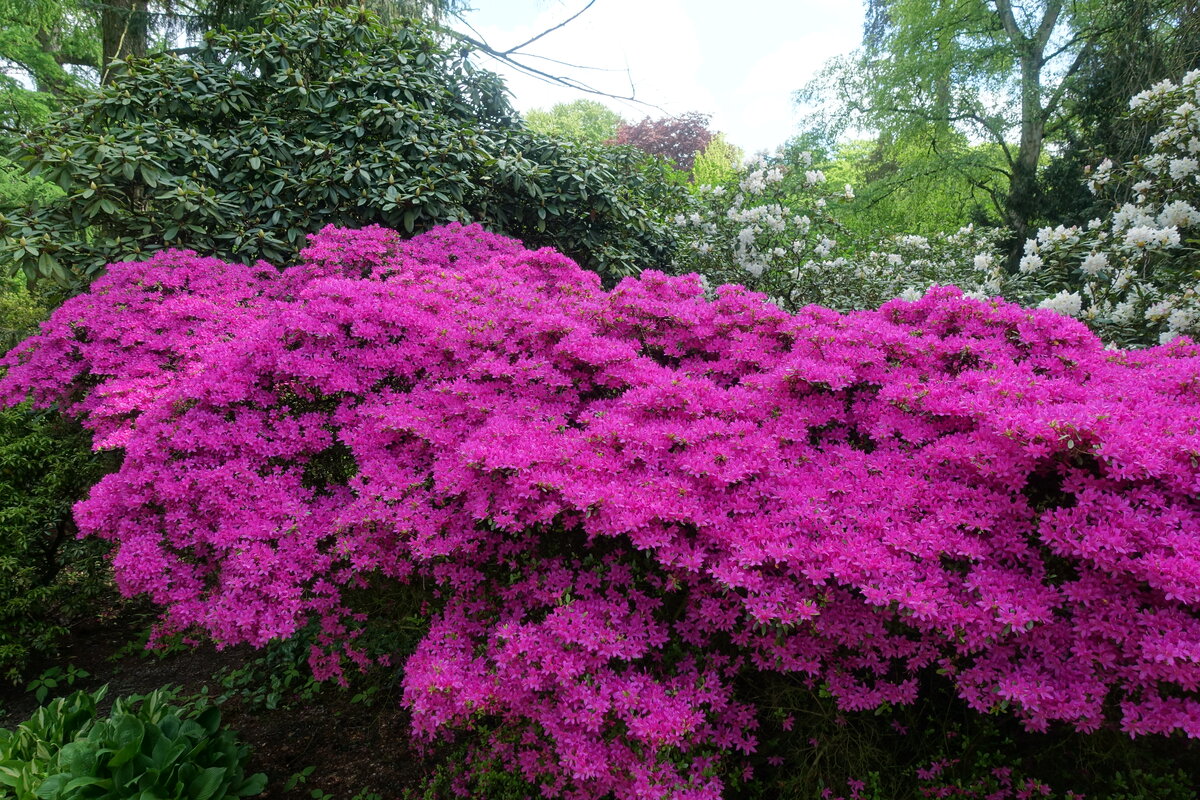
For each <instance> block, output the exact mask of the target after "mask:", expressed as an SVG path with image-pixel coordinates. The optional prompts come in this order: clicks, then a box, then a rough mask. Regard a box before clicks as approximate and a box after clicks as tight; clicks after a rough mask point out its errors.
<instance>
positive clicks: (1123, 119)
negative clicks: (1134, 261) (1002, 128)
mask: <svg viewBox="0 0 1200 800" xmlns="http://www.w3.org/2000/svg"><path fill="white" fill-rule="evenodd" d="M1099 13H1104V14H1107V15H1108V16H1110V17H1111V18H1112V19H1113V23H1112V24H1113V25H1114V26H1115V25H1118V24H1119V26H1120V27H1119V29H1120V31H1121V35H1120V36H1110V37H1106V38H1104V39H1103V40H1101V41H1099V42H1098V43H1097V44H1096V46H1095V47H1093V48H1092V49H1091V51H1090V52H1089V53H1088V54H1087V56H1086V58H1085V59H1084V61H1083V63H1082V64H1081V65H1080V67H1079V69H1078V71H1077V72H1076V75H1075V78H1074V81H1073V86H1072V91H1071V92H1070V93H1068V94H1067V95H1066V97H1065V98H1064V103H1066V105H1067V112H1068V113H1067V114H1066V124H1065V125H1064V126H1063V128H1062V130H1061V131H1060V133H1059V136H1058V138H1059V140H1060V141H1059V146H1058V147H1057V148H1056V150H1055V152H1054V153H1053V154H1052V156H1051V158H1050V159H1049V163H1048V164H1047V166H1046V169H1045V172H1044V175H1043V187H1042V192H1041V205H1040V210H1041V213H1042V215H1043V217H1044V218H1045V219H1046V220H1048V221H1052V222H1055V223H1064V224H1078V223H1081V222H1086V221H1087V220H1089V219H1092V218H1094V217H1097V216H1101V215H1102V213H1103V211H1104V203H1103V202H1102V201H1101V200H1100V199H1099V198H1097V196H1096V195H1094V194H1092V193H1091V192H1089V191H1087V189H1086V188H1085V186H1084V184H1085V182H1086V177H1087V176H1086V174H1085V172H1086V170H1088V169H1090V168H1091V167H1092V166H1094V165H1095V164H1096V163H1098V162H1099V161H1100V160H1101V158H1104V157H1107V158H1111V159H1112V160H1113V161H1116V162H1118V163H1125V162H1129V161H1132V160H1133V159H1134V157H1135V156H1137V155H1138V154H1141V153H1145V152H1147V151H1148V150H1149V149H1150V141H1149V139H1150V135H1151V134H1152V133H1153V132H1154V128H1153V126H1151V125H1148V124H1146V122H1145V120H1144V119H1142V118H1140V117H1130V116H1128V115H1125V114H1121V113H1115V112H1119V111H1121V110H1124V109H1126V108H1128V104H1129V98H1130V97H1132V96H1133V95H1135V94H1137V93H1139V92H1141V91H1143V90H1144V89H1146V88H1148V87H1150V86H1152V85H1154V84H1157V83H1159V82H1161V81H1163V80H1178V79H1179V77H1180V76H1182V75H1184V74H1186V73H1187V72H1190V71H1191V70H1193V69H1196V68H1197V67H1200V3H1197V2H1196V0H1111V1H1110V2H1109V3H1107V4H1105V5H1104V6H1102V7H1101V8H1100V9H1099Z"/></svg>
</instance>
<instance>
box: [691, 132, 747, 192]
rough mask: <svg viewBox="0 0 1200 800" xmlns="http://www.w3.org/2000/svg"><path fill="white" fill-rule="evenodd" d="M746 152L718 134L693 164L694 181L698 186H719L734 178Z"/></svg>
mask: <svg viewBox="0 0 1200 800" xmlns="http://www.w3.org/2000/svg"><path fill="white" fill-rule="evenodd" d="M745 155H746V154H745V152H744V151H743V150H742V148H740V147H738V146H737V145H735V144H730V143H729V142H728V141H726V139H725V134H723V133H718V134H716V135H715V136H713V137H712V139H711V140H709V143H708V145H707V146H706V147H705V148H704V150H702V151H701V152H700V153H699V154H698V155H697V156H696V160H695V161H694V162H693V163H692V179H693V181H694V182H695V183H696V185H704V184H709V185H712V186H717V185H719V184H722V183H725V182H726V181H728V180H729V179H730V178H732V177H733V176H734V175H735V174H736V173H737V170H738V167H739V166H740V165H741V163H742V160H743V159H744V158H745Z"/></svg>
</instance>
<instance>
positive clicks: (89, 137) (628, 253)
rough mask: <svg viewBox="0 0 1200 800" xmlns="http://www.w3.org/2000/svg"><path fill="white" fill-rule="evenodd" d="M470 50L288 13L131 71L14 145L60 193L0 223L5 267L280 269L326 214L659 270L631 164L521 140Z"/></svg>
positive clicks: (69, 275)
mask: <svg viewBox="0 0 1200 800" xmlns="http://www.w3.org/2000/svg"><path fill="white" fill-rule="evenodd" d="M468 55H469V53H468V52H465V51H463V50H461V49H459V48H457V47H456V48H455V49H454V50H450V49H447V48H444V47H443V46H442V45H441V44H439V42H438V40H437V39H435V37H434V36H433V34H432V33H431V32H430V30H429V29H428V28H426V27H423V26H420V25H418V24H416V23H415V22H413V23H412V24H409V25H405V26H402V27H391V28H389V27H385V26H383V25H381V24H380V23H379V22H378V20H377V18H375V17H374V16H373V15H372V14H371V13H369V12H367V11H364V10H361V9H353V10H350V9H346V10H341V9H336V8H329V7H320V8H312V7H308V6H303V5H298V4H295V3H291V2H282V3H279V4H277V5H275V6H274V7H272V9H270V10H269V11H268V12H266V13H265V14H264V16H263V17H262V18H260V20H259V21H258V24H257V25H256V26H255V28H254V29H251V30H243V31H223V32H220V33H215V34H210V35H209V36H208V37H207V38H206V40H205V42H204V43H203V44H202V45H201V46H200V47H199V48H198V50H197V52H195V53H184V54H175V53H169V52H161V53H155V54H150V55H148V56H147V57H146V58H143V59H139V60H136V61H131V62H130V64H129V65H128V68H127V69H126V70H124V71H122V72H121V73H119V74H118V75H117V76H116V77H115V78H114V80H113V81H112V82H111V83H110V84H109V85H107V86H105V87H102V88H101V89H100V90H99V91H98V92H96V93H95V94H94V95H93V96H91V97H89V98H88V99H87V100H86V101H85V102H83V103H81V104H79V105H78V107H76V108H73V109H71V110H70V111H69V112H68V113H66V114H64V115H62V116H61V117H59V118H58V119H56V120H55V121H54V123H53V124H50V125H48V126H45V127H43V128H42V129H39V130H36V131H33V132H31V133H30V134H29V135H28V137H27V138H26V139H25V140H24V142H23V144H22V149H23V155H22V157H21V163H22V164H24V165H25V166H27V167H28V168H29V169H30V170H31V171H32V172H33V173H35V174H38V175H40V176H42V177H45V178H47V179H49V180H51V181H52V182H54V183H56V184H57V185H58V186H60V187H61V188H62V189H63V190H64V191H65V192H66V195H65V196H64V197H62V198H59V199H57V200H53V201H51V202H49V203H44V204H41V205H32V206H29V207H27V208H25V209H23V210H22V211H21V212H20V213H17V214H14V215H13V216H12V217H11V218H9V219H7V220H4V219H0V235H3V236H4V237H5V238H4V240H3V244H2V245H0V258H5V257H7V259H11V260H13V261H14V262H15V263H16V264H18V265H19V266H20V267H21V268H22V269H24V271H25V273H26V275H27V276H29V277H30V278H34V277H39V276H40V277H44V278H54V279H55V280H57V281H59V282H61V283H63V284H64V285H66V286H68V287H71V286H78V285H79V284H80V282H82V281H86V280H88V279H90V277H91V276H94V275H95V274H96V273H98V272H99V271H100V270H101V269H103V267H104V265H105V264H107V263H110V262H113V261H118V260H121V259H124V258H136V257H140V256H143V255H146V254H148V253H151V252H154V251H156V250H159V249H162V248H164V247H190V248H193V249H196V250H199V251H202V252H206V253H214V254H219V255H222V256H224V257H227V258H234V259H237V260H241V261H244V262H246V263H250V262H253V261H254V260H256V259H260V258H266V259H270V260H274V261H277V262H286V261H288V260H289V259H290V258H291V257H293V256H294V254H295V253H296V252H297V251H298V250H299V248H300V247H302V246H303V244H304V242H305V240H306V237H307V235H308V234H309V233H311V232H313V231H315V230H317V229H319V228H320V227H322V226H324V225H326V224H330V223H333V224H342V225H365V224H369V223H375V222H378V223H383V224H386V225H389V226H392V227H395V228H399V229H401V230H404V231H406V232H415V231H419V230H423V229H426V228H429V227H431V226H433V225H435V224H437V223H439V222H446V221H450V220H464V221H465V220H479V221H483V222H486V223H487V224H488V225H489V226H491V227H493V228H495V229H497V230H501V231H505V232H507V233H510V234H513V235H516V236H520V237H522V238H524V239H526V240H528V241H530V242H533V243H538V244H554V245H556V246H558V247H559V248H560V249H562V250H564V251H565V252H568V253H570V254H571V255H572V256H574V257H576V258H578V259H580V260H581V261H583V262H585V263H587V264H589V265H591V266H593V267H596V268H598V269H601V270H603V271H605V272H606V274H609V275H613V276H615V275H620V274H626V273H628V272H631V271H635V270H636V269H637V268H638V266H639V265H642V264H656V263H662V262H663V261H664V260H665V258H666V253H667V252H668V247H669V242H668V241H667V238H666V234H665V232H664V231H665V227H664V226H663V225H661V224H659V223H656V222H655V215H654V213H653V211H652V209H651V207H650V201H651V199H652V196H653V195H655V193H660V192H662V191H666V190H663V189H660V188H659V187H658V186H657V184H656V181H655V179H654V174H653V172H650V173H647V172H644V171H643V169H644V162H645V159H644V157H642V156H641V155H640V154H638V153H636V152H634V151H632V150H631V149H623V150H622V149H611V148H606V149H605V151H604V152H600V151H597V150H594V149H589V148H586V147H583V146H579V145H574V144H571V143H566V142H560V141H555V140H550V139H547V138H545V137H541V136H537V135H535V134H532V133H529V132H527V131H524V130H522V129H521V128H520V127H519V126H518V124H517V120H516V115H515V113H514V112H513V110H512V108H511V106H510V105H509V104H508V102H507V100H506V99H505V97H504V89H503V85H502V84H501V83H500V80H499V78H498V77H496V76H495V75H494V74H492V73H489V72H485V71H482V70H479V69H477V68H476V67H475V66H474V65H473V64H472V62H471V61H470V59H469V58H468ZM651 169H652V168H651ZM84 228H86V229H88V231H89V233H88V235H87V236H80V235H79V231H80V230H82V229H84Z"/></svg>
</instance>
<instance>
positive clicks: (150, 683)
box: [0, 607, 429, 800]
mask: <svg viewBox="0 0 1200 800" xmlns="http://www.w3.org/2000/svg"><path fill="white" fill-rule="evenodd" d="M150 621H151V617H150V616H149V615H148V614H147V613H146V612H145V611H144V610H131V609H129V608H128V607H126V608H124V609H122V610H121V611H120V612H118V613H116V614H112V615H109V616H108V618H107V619H99V620H93V621H90V622H87V623H84V624H81V625H79V627H77V628H76V629H75V630H74V631H73V632H72V636H71V638H70V641H69V643H68V644H67V645H66V647H64V649H63V651H62V652H61V653H60V655H59V657H58V658H57V659H55V660H54V661H53V662H51V663H46V664H42V665H38V667H37V668H35V669H34V670H33V671H32V673H31V674H33V675H35V676H36V675H38V674H39V671H40V669H45V668H47V667H51V666H60V667H64V668H65V667H66V666H67V665H73V666H74V667H76V668H79V669H83V670H86V671H87V672H88V673H90V675H89V676H88V677H87V678H82V679H80V680H77V681H76V682H75V684H74V686H73V687H63V688H62V689H60V690H57V691H55V692H54V693H52V696H56V695H57V694H65V693H69V692H70V691H74V690H75V689H87V690H89V691H90V690H94V689H97V688H99V687H100V686H102V685H104V684H107V685H108V694H107V700H108V701H111V700H112V699H113V698H116V697H121V696H126V695H131V694H146V693H148V692H151V691H153V690H155V689H158V688H161V687H163V686H167V685H171V686H175V687H179V689H180V695H181V696H182V697H187V696H191V695H196V694H200V693H201V692H205V691H207V694H208V695H209V696H210V697H217V696H219V695H221V693H222V692H223V691H227V690H225V689H224V688H223V687H222V686H221V684H220V683H219V681H218V680H217V678H216V677H215V676H217V675H218V674H219V673H220V672H221V671H222V670H235V669H238V668H240V667H244V666H246V665H247V664H248V663H250V662H252V661H253V660H254V659H256V658H257V657H259V656H260V655H261V654H260V653H259V652H257V651H255V650H253V649H252V648H249V647H244V646H243V647H236V648H229V649H226V650H223V651H220V650H217V649H215V648H214V647H212V646H211V645H205V646H200V647H196V648H194V649H183V648H176V649H174V650H172V651H171V652H168V653H166V654H162V655H159V654H155V653H147V652H145V651H142V650H141V649H140V648H137V647H130V646H129V643H130V642H131V641H137V639H138V636H139V635H142V636H143V638H144V633H145V631H146V630H147V629H148V627H149V624H150ZM353 697H354V692H353V691H352V690H343V689H339V688H338V687H337V686H333V685H326V686H322V687H321V688H320V690H319V691H316V692H315V694H312V696H308V697H304V698H302V699H300V698H288V697H286V696H285V697H284V698H283V699H282V700H281V701H280V703H279V705H278V707H277V708H275V709H273V710H270V709H266V708H263V707H262V704H261V703H254V702H251V701H249V700H247V699H246V698H245V697H243V696H240V695H239V694H237V693H234V695H233V696H232V697H230V698H229V699H227V700H226V701H225V702H223V703H222V704H221V705H220V709H221V715H222V720H223V722H224V723H225V724H226V725H227V726H228V727H229V728H231V729H232V730H234V731H236V732H237V733H238V738H239V739H240V740H241V741H243V742H245V743H247V744H248V745H250V748H251V754H250V762H249V765H248V768H247V773H248V774H249V773H255V772H264V773H266V774H267V776H268V779H269V781H268V784H267V789H266V791H265V792H264V793H263V794H261V795H259V797H260V798H263V799H264V800H277V799H278V798H308V797H312V796H314V795H315V796H317V797H330V796H331V800H355V798H356V797H357V798H359V800H367V798H368V797H369V796H370V795H372V794H373V795H377V796H378V797H380V798H383V800H392V798H400V797H403V796H405V795H406V794H407V793H408V792H413V793H414V794H416V795H417V796H419V795H420V791H419V787H420V785H421V783H422V778H423V776H424V774H425V772H426V771H427V770H428V769H429V765H427V764H425V763H424V762H423V761H422V759H421V757H420V756H418V755H417V754H416V753H415V752H414V749H413V747H412V744H411V742H410V739H409V720H408V716H407V714H406V713H405V712H404V711H403V710H402V709H400V707H399V697H398V693H397V692H396V691H394V690H388V689H386V688H385V690H384V691H379V692H378V693H377V694H375V695H374V696H373V697H372V702H371V703H370V704H369V705H368V704H366V703H363V702H361V700H360V702H352V699H353ZM37 706H38V703H37V701H36V700H35V698H34V696H33V694H32V693H31V692H28V691H25V689H24V688H22V687H12V686H9V685H3V684H0V728H10V727H13V726H15V725H17V724H18V723H20V722H21V721H22V720H24V719H27V718H28V717H29V715H30V714H31V713H32V712H33V711H34V709H36V707H37ZM104 710H107V703H106V704H105V706H104ZM309 767H311V768H312V769H311V770H307V768H309ZM306 770H307V776H305V777H298V778H297V779H296V780H295V781H294V784H295V785H293V786H292V788H290V789H285V785H286V784H287V783H288V781H289V778H292V776H294V775H296V774H297V773H301V774H302V775H303V773H305V771H306ZM315 790H319V792H317V791H315ZM321 793H324V794H321Z"/></svg>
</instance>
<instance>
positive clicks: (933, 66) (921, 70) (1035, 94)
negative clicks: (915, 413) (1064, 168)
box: [800, 0, 1123, 262]
mask: <svg viewBox="0 0 1200 800" xmlns="http://www.w3.org/2000/svg"><path fill="white" fill-rule="evenodd" d="M1122 35H1123V33H1122V20H1121V19H1120V17H1119V15H1116V14H1113V13H1112V10H1111V8H1110V6H1109V4H1107V3H1104V2H1099V0H1079V2H1072V3H1066V2H1064V0H1040V1H1039V2H1030V3H1014V2H1012V0H872V2H871V4H870V13H869V14H868V23H867V27H866V30H865V32H864V40H863V48H862V50H861V51H860V52H859V53H858V54H857V55H856V56H855V57H853V58H849V59H844V60H841V61H840V62H836V63H834V64H832V65H831V67H830V68H829V69H828V70H827V72H826V74H825V75H824V76H823V78H822V79H820V80H818V81H815V82H814V83H813V84H810V85H809V87H808V88H807V89H806V90H804V91H803V92H802V93H801V94H800V99H801V100H802V101H806V100H813V99H815V98H817V97H820V96H823V95H824V94H825V93H826V90H825V89H823V88H822V86H823V84H824V85H828V86H829V87H831V89H830V90H829V91H832V92H833V94H834V95H835V96H836V98H837V100H838V105H839V107H840V110H841V113H840V118H839V119H838V120H837V122H838V123H840V124H841V125H842V126H843V129H845V127H849V126H857V127H859V128H862V129H866V130H873V131H878V132H880V133H881V134H882V135H883V136H884V137H885V138H886V139H887V140H890V141H893V142H899V141H908V142H920V143H923V146H924V147H925V148H926V149H928V150H929V151H931V152H934V153H937V154H939V155H944V156H948V157H946V158H944V163H945V165H946V169H947V171H955V170H957V171H958V172H959V173H960V174H961V175H963V176H964V179H965V180H967V181H968V182H970V183H972V184H973V185H976V186H977V187H979V188H981V189H985V190H986V191H988V192H989V193H991V194H992V195H993V197H994V202H995V205H996V207H997V208H999V209H1001V210H1002V212H1003V220H1004V222H1005V223H1006V224H1007V225H1008V226H1009V227H1010V228H1011V229H1012V231H1013V233H1014V241H1015V242H1016V243H1017V244H1016V245H1015V246H1014V249H1013V253H1012V257H1013V259H1014V262H1015V258H1016V256H1017V255H1019V247H1020V243H1021V242H1023V241H1024V239H1025V238H1026V235H1027V233H1028V231H1029V229H1030V226H1031V224H1033V222H1034V221H1035V220H1036V219H1037V217H1038V214H1039V212H1038V202H1039V172H1040V169H1041V167H1042V166H1043V165H1044V152H1045V149H1044V148H1045V143H1046V141H1047V140H1048V139H1050V140H1053V139H1056V138H1058V137H1060V136H1061V135H1062V133H1063V131H1064V129H1065V128H1066V127H1067V126H1068V125H1069V124H1070V120H1071V115H1072V113H1073V111H1074V106H1073V105H1072V104H1071V103H1070V102H1068V100H1069V98H1070V96H1071V92H1072V91H1074V88H1075V87H1076V86H1077V83H1078V73H1079V70H1080V69H1081V67H1082V66H1083V65H1084V64H1085V63H1088V61H1089V59H1090V58H1092V57H1093V55H1094V54H1095V53H1096V52H1098V51H1099V50H1100V49H1103V48H1104V47H1106V46H1109V43H1110V42H1112V41H1114V40H1115V39H1119V38H1120V37H1121V36H1122ZM964 136H965V137H967V140H968V141H971V140H978V139H985V140H987V141H991V142H994V143H995V144H996V146H997V147H999V148H1000V151H1001V152H1002V153H1003V156H1004V160H1003V163H1002V165H1000V166H996V165H992V164H984V165H977V167H979V168H981V169H982V171H983V173H991V172H998V173H999V174H1001V175H1003V177H1004V179H1005V180H1004V183H1003V185H999V184H995V183H993V182H988V181H984V180H981V173H980V172H979V170H978V169H976V168H972V169H964V168H963V162H962V161H961V160H960V159H958V158H957V157H956V150H957V151H958V152H965V151H962V149H961V148H956V147H954V146H953V145H954V144H955V142H956V141H957V142H961V139H962V137H964ZM948 145H950V146H948Z"/></svg>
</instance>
